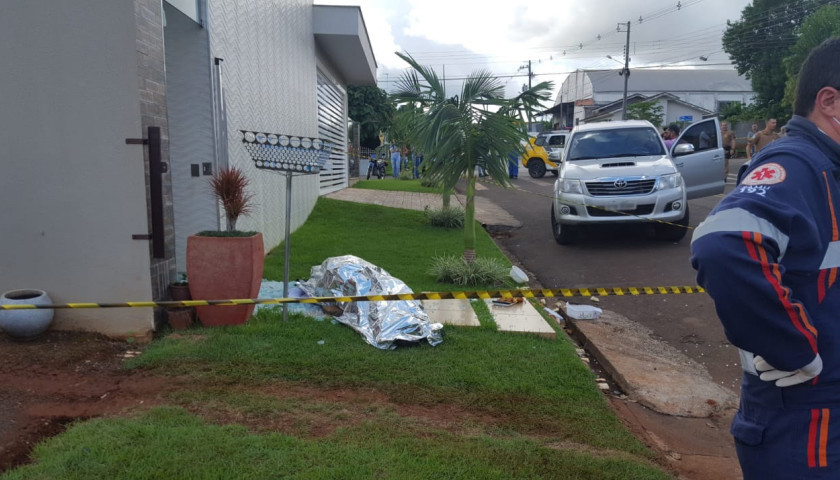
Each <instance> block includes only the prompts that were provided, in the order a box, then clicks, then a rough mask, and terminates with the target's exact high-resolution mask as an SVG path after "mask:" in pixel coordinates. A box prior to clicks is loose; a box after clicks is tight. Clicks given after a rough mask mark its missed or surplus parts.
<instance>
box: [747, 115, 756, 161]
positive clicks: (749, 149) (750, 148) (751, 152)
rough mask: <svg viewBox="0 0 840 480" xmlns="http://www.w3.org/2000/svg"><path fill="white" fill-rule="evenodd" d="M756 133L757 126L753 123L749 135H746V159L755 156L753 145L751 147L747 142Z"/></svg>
mask: <svg viewBox="0 0 840 480" xmlns="http://www.w3.org/2000/svg"><path fill="white" fill-rule="evenodd" d="M756 133H758V125H757V124H755V123H753V124H752V127H750V133H748V134H747V158H752V156H753V155H754V154H755V145H751V144H750V143H749V142H750V140H752V138H753V137H754V136H755V134H756Z"/></svg>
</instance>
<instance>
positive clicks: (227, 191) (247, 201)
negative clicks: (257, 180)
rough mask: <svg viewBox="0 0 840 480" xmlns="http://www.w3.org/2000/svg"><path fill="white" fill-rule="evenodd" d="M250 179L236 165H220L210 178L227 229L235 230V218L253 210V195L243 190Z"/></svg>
mask: <svg viewBox="0 0 840 480" xmlns="http://www.w3.org/2000/svg"><path fill="white" fill-rule="evenodd" d="M250 183H251V181H250V180H249V179H248V177H246V176H245V173H243V172H242V170H240V169H238V168H236V167H222V168H220V169H219V171H218V172H216V174H215V175H213V178H211V179H210V186H212V187H213V195H214V196H215V197H216V198H217V199H218V200H219V201H220V202H222V208H224V210H225V218H226V219H227V229H228V231H230V232H232V231H235V230H236V220H238V219H239V217H240V216H242V215H249V214H251V213H252V212H253V211H254V203H253V199H254V195H253V194H250V193H248V192H246V191H245V189H246V188H247V187H248V185H249V184H250Z"/></svg>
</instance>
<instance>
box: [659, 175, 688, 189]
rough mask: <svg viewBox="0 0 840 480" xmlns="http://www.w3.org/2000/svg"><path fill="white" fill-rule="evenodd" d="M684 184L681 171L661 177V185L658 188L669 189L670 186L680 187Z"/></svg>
mask: <svg viewBox="0 0 840 480" xmlns="http://www.w3.org/2000/svg"><path fill="white" fill-rule="evenodd" d="M680 185H682V177H681V176H680V174H679V173H671V174H668V175H662V176H661V177H659V186H658V187H657V190H667V189H669V188H679V187H680Z"/></svg>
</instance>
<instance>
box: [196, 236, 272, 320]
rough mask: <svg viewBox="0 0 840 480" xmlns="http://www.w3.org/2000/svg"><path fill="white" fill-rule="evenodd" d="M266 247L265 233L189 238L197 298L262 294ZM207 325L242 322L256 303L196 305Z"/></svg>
mask: <svg viewBox="0 0 840 480" xmlns="http://www.w3.org/2000/svg"><path fill="white" fill-rule="evenodd" d="M264 257H265V250H264V248H263V236H262V234H261V233H257V234H256V235H254V236H252V237H202V236H198V235H192V236H190V237H189V238H188V239H187V277H188V278H189V279H190V283H189V285H190V294H191V295H192V298H193V300H224V299H233V298H256V297H257V295H259V293H260V282H261V281H262V274H263V261H264ZM196 309H197V310H198V320H199V321H200V322H201V324H202V325H204V326H205V327H215V326H220V325H241V324H243V323H245V322H246V321H248V318H249V317H250V316H251V314H252V313H253V312H254V305H236V306H209V307H196Z"/></svg>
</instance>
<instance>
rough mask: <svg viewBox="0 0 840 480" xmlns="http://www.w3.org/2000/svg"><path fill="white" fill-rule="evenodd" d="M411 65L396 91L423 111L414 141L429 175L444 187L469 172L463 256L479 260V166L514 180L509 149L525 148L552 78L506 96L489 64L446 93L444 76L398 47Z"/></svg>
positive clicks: (451, 186) (504, 181)
mask: <svg viewBox="0 0 840 480" xmlns="http://www.w3.org/2000/svg"><path fill="white" fill-rule="evenodd" d="M397 55H398V56H399V57H400V58H402V59H403V60H405V61H406V62H407V63H408V64H409V65H410V66H411V67H412V68H411V70H408V71H406V72H405V73H404V74H403V75H402V76H401V77H400V80H399V83H398V84H397V89H396V91H395V92H394V93H393V96H394V98H395V99H396V100H397V101H398V102H399V103H401V104H404V105H411V106H413V107H416V108H417V109H418V110H419V111H420V112H422V114H420V115H416V116H413V117H412V122H413V123H414V125H413V128H411V129H410V132H411V136H412V143H413V144H415V145H416V146H417V147H418V148H420V149H421V150H422V151H423V152H424V154H425V159H424V161H423V163H424V166H425V167H426V170H425V172H424V173H423V175H424V177H425V178H430V179H431V180H433V181H436V182H439V184H440V185H441V186H442V187H443V189H444V191H451V190H452V189H454V188H455V184H456V183H458V180H460V178H461V176H462V175H466V176H467V194H466V205H465V206H464V260H466V261H467V262H473V261H474V260H475V182H476V176H475V168H476V166H478V165H481V166H482V167H483V168H484V169H485V170H486V171H487V173H488V174H489V175H490V176H491V177H492V178H493V180H495V181H497V182H499V183H501V184H502V185H509V184H510V181H509V179H508V173H507V162H508V153H511V152H516V153H518V154H521V153H522V151H523V149H524V147H523V145H524V142H526V141H527V139H528V134H527V132H526V125H527V123H526V119H527V117H528V116H529V115H533V114H534V113H535V112H536V111H538V109H539V110H542V109H543V108H544V107H543V106H542V102H543V101H546V100H548V99H549V94H550V92H551V86H552V85H551V82H541V83H540V84H538V85H536V86H534V87H533V88H531V89H528V90H526V91H525V92H522V93H520V94H519V95H518V96H516V97H514V98H512V99H507V98H504V91H505V87H504V84H503V83H502V82H501V81H499V79H498V78H496V77H493V76H492V75H491V74H490V72H488V71H486V70H479V71H476V72H473V73H471V74H470V75H469V76H468V77H467V78H466V80H464V84H463V86H462V87H461V91H460V94H459V95H455V96H453V97H447V96H446V93H445V90H444V87H443V82H442V81H441V79H440V77H438V75H437V73H436V72H435V71H434V70H433V69H432V68H430V67H427V66H423V65H420V64H419V63H417V61H416V60H414V58H412V57H411V56H410V55H406V54H401V53H397Z"/></svg>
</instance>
